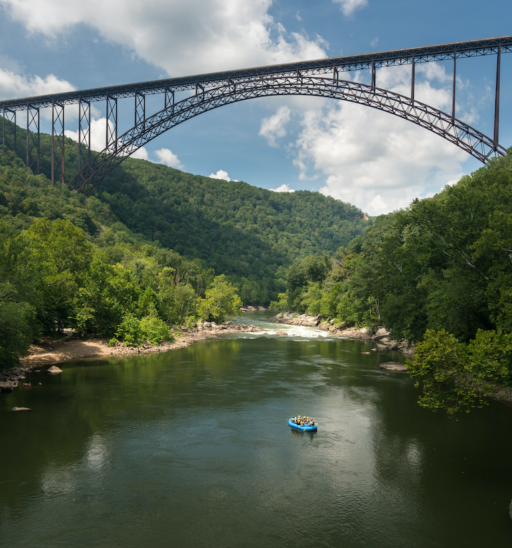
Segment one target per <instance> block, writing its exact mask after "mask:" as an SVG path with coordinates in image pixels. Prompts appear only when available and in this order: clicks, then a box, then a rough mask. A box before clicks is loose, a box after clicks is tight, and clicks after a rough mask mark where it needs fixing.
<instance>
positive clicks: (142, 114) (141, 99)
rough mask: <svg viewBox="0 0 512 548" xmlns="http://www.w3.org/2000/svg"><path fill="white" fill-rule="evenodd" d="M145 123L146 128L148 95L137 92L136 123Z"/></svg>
mask: <svg viewBox="0 0 512 548" xmlns="http://www.w3.org/2000/svg"><path fill="white" fill-rule="evenodd" d="M139 124H143V126H142V128H143V130H145V129H146V96H145V95H144V94H143V93H139V92H137V93H135V125H136V126H138V125H139Z"/></svg>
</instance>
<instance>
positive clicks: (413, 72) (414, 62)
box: [411, 55, 416, 103]
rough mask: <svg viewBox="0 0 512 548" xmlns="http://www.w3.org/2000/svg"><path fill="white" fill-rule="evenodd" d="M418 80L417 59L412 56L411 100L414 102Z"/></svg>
mask: <svg viewBox="0 0 512 548" xmlns="http://www.w3.org/2000/svg"><path fill="white" fill-rule="evenodd" d="M415 80H416V60H415V59H414V55H413V56H412V77H411V101H412V102H413V103H414V87H415Z"/></svg>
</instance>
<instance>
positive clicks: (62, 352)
mask: <svg viewBox="0 0 512 548" xmlns="http://www.w3.org/2000/svg"><path fill="white" fill-rule="evenodd" d="M255 331H259V328H258V327H254V326H253V325H252V324H251V325H241V324H234V323H233V322H224V323H222V324H218V325H217V324H216V323H215V322H199V324H198V325H197V327H196V328H192V329H186V328H182V329H181V331H180V332H179V333H178V332H175V333H174V337H175V338H174V340H173V341H168V342H162V343H160V344H157V345H153V344H150V343H147V344H143V345H141V346H138V347H131V346H125V344H124V343H121V342H118V343H116V344H115V345H114V346H108V341H109V339H107V338H95V339H81V338H78V337H75V336H74V335H73V334H70V335H68V336H67V337H65V338H64V339H61V340H55V339H46V340H44V341H41V342H40V343H38V344H33V345H32V346H31V347H30V348H29V355H28V356H25V357H23V358H20V365H19V366H18V367H11V368H9V369H3V370H0V390H2V391H10V389H12V388H16V387H17V386H18V384H19V381H20V380H23V379H24V378H25V374H26V373H28V372H29V371H31V370H33V369H38V368H42V367H46V366H48V367H49V366H51V365H55V364H59V363H65V362H69V361H74V360H80V359H83V358H102V357H110V356H123V355H135V354H136V355H140V354H155V353H158V352H168V351H169V350H174V349H177V348H184V347H186V346H189V345H190V344H192V343H194V342H196V341H204V340H207V339H213V338H216V337H217V336H218V335H221V334H229V333H253V332H255Z"/></svg>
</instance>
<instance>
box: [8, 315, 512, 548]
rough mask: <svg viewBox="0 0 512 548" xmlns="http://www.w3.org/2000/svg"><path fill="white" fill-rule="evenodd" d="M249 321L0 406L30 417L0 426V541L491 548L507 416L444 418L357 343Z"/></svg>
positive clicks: (497, 412)
mask: <svg viewBox="0 0 512 548" xmlns="http://www.w3.org/2000/svg"><path fill="white" fill-rule="evenodd" d="M245 321H247V320H245ZM249 321H250V322H252V323H254V324H258V325H260V326H262V327H263V328H264V329H263V330H262V332H261V333H260V334H255V335H254V337H253V338H251V339H244V338H243V336H241V335H234V336H230V337H227V338H226V337H223V338H220V339H217V340H211V341H208V342H206V343H200V344H194V345H192V346H190V347H188V348H186V349H181V350H177V351H173V352H170V353H167V354H156V355H153V356H142V357H140V356H137V357H134V358H128V359H116V358H110V359H106V360H102V361H83V362H77V363H75V364H68V365H66V366H64V368H63V369H64V371H63V373H62V375H61V376H58V377H48V378H47V377H44V383H43V386H42V387H39V388H38V389H35V388H34V389H33V390H31V391H21V390H20V391H18V392H15V393H13V394H11V395H8V396H7V397H4V396H2V399H1V400H0V406H1V408H2V409H3V410H5V409H9V408H10V407H12V406H13V405H23V406H27V407H31V408H32V409H34V411H33V413H30V414H29V413H27V414H16V413H0V431H1V432H2V440H3V441H4V444H3V446H2V451H0V486H1V488H0V530H1V531H2V535H1V536H0V545H1V546H9V547H10V548H11V547H17V546H38V547H45V546H48V547H50V546H52V547H53V546H58V545H62V546H69V545H74V546H77V547H78V548H79V547H81V546H84V547H85V546H87V547H90V546H115V545H120V546H123V547H131V546H167V545H168V543H169V539H172V541H173V543H174V544H176V545H178V546H201V545H204V546H265V547H268V546H279V547H281V546H293V547H295V546H308V547H309V546H316V545H321V546H347V547H352V546H354V547H355V546H369V547H379V548H381V547H390V548H391V547H393V548H395V547H402V546H403V547H411V546H413V547H419V548H423V547H427V546H429V547H430V546H435V545H437V546H465V547H466V546H468V547H471V546H477V545H478V546H481V545H494V546H505V545H507V544H506V542H507V543H508V541H509V540H510V534H511V531H510V528H509V527H508V525H509V524H508V522H507V521H506V520H505V518H503V516H505V517H506V511H505V510H506V504H508V502H509V500H510V497H511V495H512V492H511V491H512V487H510V486H511V485H512V481H511V480H512V476H511V472H510V466H509V463H510V456H511V445H510V441H509V437H508V435H507V432H508V428H509V424H510V419H511V418H512V410H511V409H510V408H506V407H503V406H499V405H493V406H491V407H490V408H489V409H487V410H484V411H483V412H482V413H478V414H475V415H470V416H468V417H463V418H462V419H461V421H459V422H458V423H453V422H449V421H447V420H446V419H445V418H444V417H443V416H441V415H435V414H431V413H428V412H426V411H424V410H422V409H421V408H420V407H418V406H417V405H416V402H415V400H416V397H417V394H416V392H415V390H414V388H413V387H412V383H411V382H410V381H409V379H408V378H407V377H406V376H403V375H400V374H389V373H386V372H383V371H381V370H379V369H378V367H377V365H378V363H379V360H389V359H396V356H393V357H391V356H381V355H379V354H377V353H372V354H371V355H365V354H361V352H364V351H368V350H369V348H371V343H367V342H364V341H348V340H346V341H343V340H328V338H326V337H324V338H321V339H319V338H318V337H317V333H316V331H314V330H311V331H309V332H308V331H307V330H301V331H300V333H299V334H297V333H295V334H294V335H293V338H294V340H292V337H291V336H289V337H279V336H276V335H274V334H272V333H271V331H272V329H271V327H269V326H268V325H266V323H265V322H266V317H265V315H254V316H253V317H252V318H249ZM33 377H34V378H33V379H31V380H32V381H34V380H35V379H36V375H35V374H33ZM33 384H34V383H33ZM291 414H305V415H309V416H313V417H315V419H316V420H317V421H318V423H319V431H318V432H317V433H301V432H298V431H296V430H293V429H291V428H290V427H289V426H288V424H287V421H288V418H289V416H290V415H291ZM6 440H7V442H6V443H5V441H6ZM477 440H478V441H477ZM499 505H501V506H499ZM498 508H501V510H499V511H498ZM305 516H307V519H305ZM482 523H485V524H486V526H485V527H483V526H482Z"/></svg>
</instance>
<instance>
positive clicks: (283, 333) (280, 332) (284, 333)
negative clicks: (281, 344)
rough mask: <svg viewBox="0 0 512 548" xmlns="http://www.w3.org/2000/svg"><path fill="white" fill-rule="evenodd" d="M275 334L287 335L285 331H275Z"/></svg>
mask: <svg viewBox="0 0 512 548" xmlns="http://www.w3.org/2000/svg"><path fill="white" fill-rule="evenodd" d="M276 335H279V336H281V337H288V333H286V331H276Z"/></svg>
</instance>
